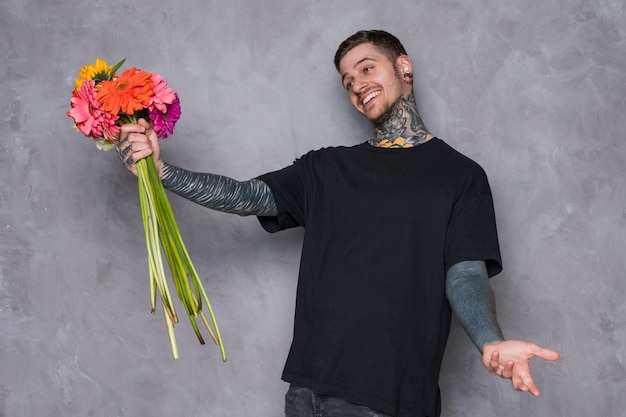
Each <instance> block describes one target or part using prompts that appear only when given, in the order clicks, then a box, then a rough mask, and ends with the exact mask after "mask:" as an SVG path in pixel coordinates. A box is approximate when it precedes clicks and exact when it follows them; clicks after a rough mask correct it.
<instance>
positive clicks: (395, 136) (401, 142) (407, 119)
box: [368, 93, 430, 148]
mask: <svg viewBox="0 0 626 417" xmlns="http://www.w3.org/2000/svg"><path fill="white" fill-rule="evenodd" d="M429 136H430V134H429V132H428V130H427V129H426V126H424V122H423V121H422V118H421V116H420V114H419V112H418V111H417V105H416V104H415V96H414V95H413V93H410V94H409V95H408V96H406V97H401V98H400V99H399V100H398V101H397V102H395V103H394V104H393V105H392V106H391V108H390V109H389V111H388V112H386V113H385V114H384V115H383V116H382V117H381V118H380V119H379V120H378V121H377V122H376V123H375V126H374V134H373V135H372V137H371V138H370V139H369V141H368V143H369V144H370V145H372V146H377V147H381V148H411V147H413V146H417V145H420V144H422V143H424V142H426V141H427V140H428V137H429Z"/></svg>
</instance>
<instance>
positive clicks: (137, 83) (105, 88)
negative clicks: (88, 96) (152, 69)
mask: <svg viewBox="0 0 626 417" xmlns="http://www.w3.org/2000/svg"><path fill="white" fill-rule="evenodd" d="M153 88H154V84H153V83H152V74H151V73H149V72H147V71H141V70H137V69H136V68H134V67H133V68H131V69H129V70H126V71H124V73H123V74H122V75H120V76H119V77H115V78H113V79H112V80H110V81H102V82H101V83H100V84H98V88H97V89H96V100H98V102H99V103H100V106H102V108H103V109H104V110H106V111H108V112H110V113H112V114H118V113H119V112H120V111H122V112H123V113H126V114H133V113H135V112H136V111H138V110H142V109H143V108H145V107H147V106H148V104H149V103H150V99H151V98H152V95H153V92H152V90H153Z"/></svg>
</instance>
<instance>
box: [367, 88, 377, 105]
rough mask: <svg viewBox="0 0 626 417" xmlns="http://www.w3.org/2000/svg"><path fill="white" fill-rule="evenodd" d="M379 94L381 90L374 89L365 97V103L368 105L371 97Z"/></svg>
mask: <svg viewBox="0 0 626 417" xmlns="http://www.w3.org/2000/svg"><path fill="white" fill-rule="evenodd" d="M379 94H380V91H374V92H371V93H369V94H368V95H367V96H365V98H364V99H363V105H366V104H367V103H369V102H370V100H371V99H373V98H374V97H376V96H378V95H379Z"/></svg>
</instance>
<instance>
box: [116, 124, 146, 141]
mask: <svg viewBox="0 0 626 417" xmlns="http://www.w3.org/2000/svg"><path fill="white" fill-rule="evenodd" d="M120 131H121V134H120V137H121V138H124V137H126V136H128V134H129V133H143V132H145V131H146V128H145V127H144V126H142V125H139V124H136V123H125V124H123V125H122V127H121V129H120Z"/></svg>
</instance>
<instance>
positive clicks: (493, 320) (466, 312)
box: [446, 261, 559, 396]
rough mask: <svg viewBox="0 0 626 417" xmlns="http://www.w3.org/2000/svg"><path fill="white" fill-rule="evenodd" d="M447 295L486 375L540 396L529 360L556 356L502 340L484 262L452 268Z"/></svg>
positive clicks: (549, 351) (535, 346)
mask: <svg viewBox="0 0 626 417" xmlns="http://www.w3.org/2000/svg"><path fill="white" fill-rule="evenodd" d="M446 295H447V297H448V301H449V302H450V306H451V307H452V311H453V312H454V314H455V316H456V318H457V320H458V321H459V323H460V324H461V326H463V328H464V329H465V331H466V332H467V334H468V336H469V337H470V339H472V342H473V343H474V345H475V346H476V347H477V348H478V349H479V350H480V351H481V352H482V356H483V358H482V359H483V364H484V365H485V367H486V368H487V370H488V371H489V373H490V374H491V375H494V376H500V377H502V378H505V379H510V380H511V382H512V384H513V387H514V388H515V389H516V390H518V391H523V392H530V393H531V394H533V395H535V396H539V395H540V394H541V392H540V391H539V389H538V388H537V386H536V385H535V384H534V382H533V379H532V377H531V374H530V364H529V362H530V359H531V358H533V357H538V358H541V359H545V360H550V361H554V360H557V359H559V353H558V352H556V351H554V350H551V349H546V348H542V347H540V346H537V345H536V344H534V343H531V342H524V341H521V340H505V339H504V337H503V336H502V331H501V330H500V326H499V325H498V320H497V316H496V307H495V297H494V295H493V290H492V289H491V285H490V284H489V276H488V273H487V267H486V265H485V262H484V261H463V262H459V263H457V264H455V265H453V266H451V267H450V268H449V269H448V272H447V274H446Z"/></svg>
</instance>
